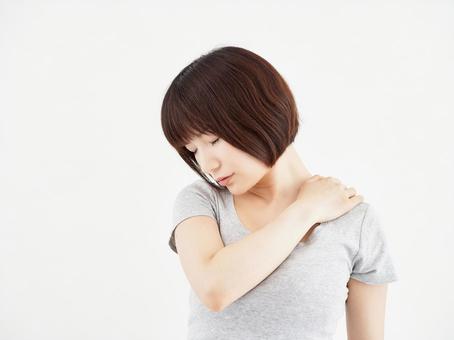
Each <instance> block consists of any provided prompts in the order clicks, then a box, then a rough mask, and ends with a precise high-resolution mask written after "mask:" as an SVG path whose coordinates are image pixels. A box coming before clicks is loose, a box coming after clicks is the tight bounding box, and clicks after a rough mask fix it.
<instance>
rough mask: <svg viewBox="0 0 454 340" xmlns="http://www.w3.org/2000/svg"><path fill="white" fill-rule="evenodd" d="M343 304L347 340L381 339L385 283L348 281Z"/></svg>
mask: <svg viewBox="0 0 454 340" xmlns="http://www.w3.org/2000/svg"><path fill="white" fill-rule="evenodd" d="M347 287H348V289H349V292H348V298H347V302H346V305H345V308H346V313H345V316H346V323H347V335H348V340H383V339H384V328H385V307H386V293H387V287H388V285H387V284H381V285H371V284H366V283H363V282H360V281H358V280H355V279H350V280H349V281H348V284H347Z"/></svg>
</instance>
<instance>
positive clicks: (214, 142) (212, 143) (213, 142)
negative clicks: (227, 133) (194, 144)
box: [192, 138, 220, 155]
mask: <svg viewBox="0 0 454 340" xmlns="http://www.w3.org/2000/svg"><path fill="white" fill-rule="evenodd" d="M219 139H220V138H216V139H215V140H214V141H212V142H211V145H214V144H216V143H217V142H218V141H219ZM192 153H193V154H194V155H195V154H196V153H197V149H195V151H194V152H192Z"/></svg>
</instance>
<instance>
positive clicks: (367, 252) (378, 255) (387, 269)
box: [350, 205, 399, 284]
mask: <svg viewBox="0 0 454 340" xmlns="http://www.w3.org/2000/svg"><path fill="white" fill-rule="evenodd" d="M350 277H352V278H354V279H357V280H359V281H362V282H364V283H368V284H384V283H389V282H393V281H397V280H398V279H399V278H398V275H397V272H396V269H395V266H394V263H393V260H392V257H391V254H390V251H389V248H388V243H387V240H386V236H385V233H384V230H383V228H382V226H381V221H380V217H379V216H378V214H377V212H376V210H375V209H374V208H373V207H372V206H371V205H368V206H367V209H366V211H365V214H364V218H363V222H362V225H361V233H360V240H359V248H358V252H357V254H356V256H355V257H354V259H353V266H352V273H351V275H350Z"/></svg>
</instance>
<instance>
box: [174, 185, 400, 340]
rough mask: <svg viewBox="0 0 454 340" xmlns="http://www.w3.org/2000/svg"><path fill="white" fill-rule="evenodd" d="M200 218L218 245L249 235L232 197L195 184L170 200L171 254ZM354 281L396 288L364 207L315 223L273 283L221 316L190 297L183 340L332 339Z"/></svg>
mask: <svg viewBox="0 0 454 340" xmlns="http://www.w3.org/2000/svg"><path fill="white" fill-rule="evenodd" d="M198 215H205V216H210V217H211V218H213V219H214V220H215V221H216V223H217V225H218V226H219V232H220V235H221V238H222V241H223V243H224V245H228V244H230V243H232V242H236V241H238V240H239V239H241V238H242V237H244V236H246V235H247V234H248V233H250V232H251V230H250V229H249V228H248V227H246V226H244V225H243V223H242V222H241V220H240V217H239V216H238V214H237V211H236V209H235V201H234V196H233V195H232V194H231V193H230V191H229V190H217V189H214V188H213V187H212V186H210V185H209V184H207V183H206V182H205V181H204V180H202V179H199V180H196V181H195V182H193V183H191V184H190V185H187V186H186V187H184V188H183V189H182V190H181V191H180V192H179V193H178V195H177V198H176V200H175V204H174V210H173V222H172V236H171V238H170V241H169V245H170V246H171V247H172V249H173V250H174V251H176V250H177V249H176V248H175V239H174V233H173V232H174V230H175V228H176V227H177V226H178V225H179V223H180V222H182V221H184V220H185V219H187V218H189V217H191V216H198ZM352 280H356V282H358V283H360V284H363V285H364V284H366V285H384V284H386V283H389V282H393V281H395V280H397V274H396V270H395V268H394V266H393V263H392V260H391V256H390V253H389V250H388V247H387V243H386V238H385V235H384V232H383V229H382V227H381V225H380V222H379V218H378V216H377V213H376V211H375V210H374V208H373V207H372V206H370V205H369V204H368V203H366V202H363V203H360V204H359V205H357V206H355V207H354V208H353V209H352V210H350V211H349V212H347V213H346V214H344V215H342V216H341V217H339V218H336V219H334V220H331V221H328V222H324V223H321V224H320V225H319V226H318V227H317V228H315V229H314V231H313V232H312V233H311V235H310V237H309V238H308V239H307V240H306V241H301V242H300V243H299V244H298V245H297V246H296V247H295V249H294V250H293V251H292V253H291V254H290V255H289V257H288V258H287V259H286V260H285V261H284V262H283V263H282V264H281V265H280V266H279V267H278V268H277V269H276V270H275V271H274V272H273V273H272V274H271V275H269V276H268V277H267V278H266V279H265V280H263V281H262V282H261V283H260V284H259V285H257V286H256V287H255V288H253V289H252V290H251V291H249V292H248V293H247V294H245V295H244V296H242V297H241V298H240V299H238V300H237V301H235V302H233V303H232V304H231V305H229V306H228V307H226V308H225V309H223V310H222V311H220V312H215V311H212V310H210V309H208V308H207V307H206V306H205V305H204V304H203V303H202V302H201V300H200V299H199V298H198V296H197V294H195V293H194V291H193V290H192V289H191V292H190V299H189V302H190V316H189V320H188V331H189V333H188V339H194V340H195V339H198V340H204V339H262V340H263V339H331V338H332V336H333V334H334V332H335V330H336V325H337V320H338V319H339V318H340V317H341V316H342V314H343V311H344V308H345V306H346V301H347V299H348V297H349V287H348V286H349V285H351V283H352ZM363 298H364V297H363ZM376 307H377V306H375V308H376ZM357 313H358V312H357ZM347 314H348V316H349V317H350V318H353V317H354V315H355V314H354V313H353V314H352V313H349V312H348V311H347ZM354 327H355V325H351V329H354ZM351 339H354V338H353V336H351ZM370 339H375V338H370Z"/></svg>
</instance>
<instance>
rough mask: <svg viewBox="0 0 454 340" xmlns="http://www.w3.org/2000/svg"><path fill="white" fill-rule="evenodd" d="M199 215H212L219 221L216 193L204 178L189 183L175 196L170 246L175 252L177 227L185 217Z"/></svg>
mask: <svg viewBox="0 0 454 340" xmlns="http://www.w3.org/2000/svg"><path fill="white" fill-rule="evenodd" d="M198 215H204V216H211V217H213V218H214V219H215V220H216V221H217V218H216V215H217V214H216V199H215V194H214V192H213V189H212V188H211V187H210V185H209V184H208V183H206V182H205V181H204V180H197V181H195V182H194V183H192V184H189V185H187V186H186V187H184V188H183V189H182V190H180V192H179V193H178V194H177V196H176V198H175V201H174V204H173V212H172V225H171V234H170V239H169V246H170V248H171V249H172V250H173V251H174V252H175V253H178V251H177V248H176V244H175V229H176V227H177V226H178V225H179V224H180V223H181V222H182V221H184V220H185V219H187V218H189V217H192V216H198Z"/></svg>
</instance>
